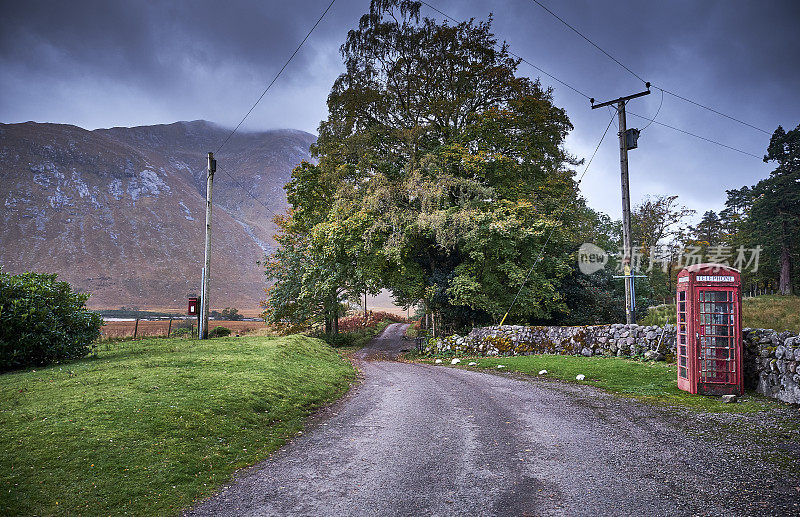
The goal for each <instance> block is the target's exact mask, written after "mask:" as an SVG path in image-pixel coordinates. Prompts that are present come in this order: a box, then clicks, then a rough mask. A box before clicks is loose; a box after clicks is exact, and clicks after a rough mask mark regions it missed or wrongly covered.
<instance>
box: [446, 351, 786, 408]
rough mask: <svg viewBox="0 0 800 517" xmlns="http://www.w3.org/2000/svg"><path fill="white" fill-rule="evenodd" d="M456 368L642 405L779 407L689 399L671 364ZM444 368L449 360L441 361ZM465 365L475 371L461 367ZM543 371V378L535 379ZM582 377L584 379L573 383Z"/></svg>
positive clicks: (509, 363) (481, 362) (751, 396)
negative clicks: (571, 385) (561, 384)
mask: <svg viewBox="0 0 800 517" xmlns="http://www.w3.org/2000/svg"><path fill="white" fill-rule="evenodd" d="M460 359H461V361H462V362H461V363H460V364H459V367H463V368H467V369H471V368H478V369H487V368H489V369H494V370H497V365H498V364H502V365H505V366H506V368H505V369H503V370H502V371H506V372H508V371H514V372H521V373H525V374H531V375H533V376H536V377H539V378H555V379H561V380H565V381H570V382H575V383H579V384H587V385H590V386H596V387H598V388H601V389H604V390H606V391H608V392H611V393H614V394H617V395H621V396H625V397H633V398H636V399H638V400H641V401H644V402H651V403H658V404H662V405H669V406H677V407H681V408H686V409H691V410H697V411H706V412H714V413H748V412H754V411H764V410H767V409H768V408H769V407H770V406H774V405H778V404H781V403H780V402H777V401H773V400H771V399H768V398H767V397H762V396H761V395H758V394H756V393H748V394H747V395H745V396H744V397H743V398H742V399H740V402H739V403H737V404H723V403H722V402H721V401H720V399H719V398H718V397H706V396H703V395H691V394H689V393H687V392H685V391H682V390H679V389H678V384H677V380H676V379H677V372H676V370H675V368H676V367H675V365H674V364H667V363H663V362H639V361H633V360H630V359H622V358H617V357H576V356H568V355H527V356H514V357H479V358H464V357H461V358H460ZM443 361H445V363H444V364H448V365H449V362H450V360H449V359H443ZM469 361H475V362H477V363H478V366H477V367H469V366H465V365H466V364H467V363H468V362H469ZM540 370H547V375H546V376H539V375H538V373H539V371H540ZM578 374H583V375H585V376H586V379H585V380H583V381H577V380H576V379H575V377H576V376H577V375H578Z"/></svg>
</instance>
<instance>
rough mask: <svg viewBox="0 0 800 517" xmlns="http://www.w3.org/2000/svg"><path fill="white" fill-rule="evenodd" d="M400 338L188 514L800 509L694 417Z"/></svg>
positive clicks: (757, 464) (394, 331)
mask: <svg viewBox="0 0 800 517" xmlns="http://www.w3.org/2000/svg"><path fill="white" fill-rule="evenodd" d="M404 330H405V326H404V325H401V324H394V325H391V326H389V327H388V328H387V329H386V331H385V332H384V333H383V335H382V336H380V337H378V338H376V339H375V340H373V342H372V343H371V344H370V345H369V346H368V347H367V348H365V349H363V350H362V351H361V352H360V354H359V358H360V359H359V360H358V366H359V368H360V369H361V371H362V372H363V377H364V379H363V384H362V385H361V386H359V387H358V388H355V390H354V392H353V393H351V394H350V395H348V397H347V398H346V399H345V400H344V401H343V402H342V403H340V404H337V405H336V406H334V407H333V408H331V409H330V410H329V414H328V415H327V416H324V417H321V418H320V419H319V421H317V422H316V423H314V424H312V426H311V429H310V430H309V432H307V433H306V434H305V435H303V436H301V437H299V438H297V439H296V440H294V441H293V442H292V443H290V444H289V445H287V446H286V447H284V448H283V449H281V450H279V451H277V452H276V453H275V454H274V455H273V456H272V457H270V458H269V459H268V460H266V461H265V462H263V463H262V464H260V465H258V466H256V467H254V468H253V469H250V470H248V471H246V472H244V473H243V474H242V475H240V476H239V477H238V478H237V479H236V480H235V481H234V482H233V483H232V484H231V485H230V486H227V487H225V488H224V489H223V490H222V491H221V492H220V493H219V494H218V495H216V496H215V497H213V498H211V499H210V500H207V501H205V502H203V503H201V504H200V505H199V506H197V507H196V508H194V509H193V510H191V511H190V512H189V514H190V515H198V516H200V515H203V516H212V515H213V516H219V515H231V516H233V515H236V516H239V515H313V516H328V515H330V516H333V515H722V514H724V515H749V514H753V513H758V514H759V515H797V514H798V513H797V512H798V508H799V507H798V506H797V504H798V500H800V488H798V487H800V484H799V483H798V481H797V479H792V480H789V479H786V475H785V474H780V473H779V472H778V471H776V470H775V469H774V468H772V467H771V466H769V465H768V464H766V463H763V462H762V461H761V460H759V459H758V458H756V457H755V456H757V455H754V454H747V451H743V450H742V444H739V443H735V442H730V443H729V442H726V441H723V442H719V439H718V437H717V435H716V434H715V431H714V430H713V429H711V430H706V431H702V430H703V428H704V426H703V425H702V422H701V423H700V424H698V426H699V427H698V426H692V427H697V428H696V429H692V431H693V432H687V431H686V429H685V428H686V427H687V425H688V424H687V419H688V420H690V422H689V423H692V422H693V423H695V424H697V421H696V418H697V417H687V416H686V415H679V416H676V417H674V418H672V417H670V416H669V415H670V414H673V413H672V412H669V411H667V410H664V409H659V408H652V407H650V406H647V405H644V404H641V403H637V402H632V401H628V400H623V399H619V398H616V397H613V396H610V395H606V394H604V393H602V392H599V391H597V390H594V389H592V388H587V387H584V386H577V385H569V384H563V383H557V382H547V381H538V380H533V381H532V382H529V381H525V380H518V379H514V378H512V377H510V376H499V375H492V374H487V373H481V372H475V371H468V370H462V369H453V368H447V367H442V366H427V365H419V364H407V363H401V362H394V361H387V360H384V359H390V358H393V357H396V355H397V352H398V351H399V350H400V349H402V348H408V347H409V346H410V344H411V342H409V341H404V340H402V339H401V337H402V335H403V332H404ZM375 358H380V359H379V360H375ZM692 419H695V420H692ZM715 426H716V424H715V423H714V424H711V425H708V424H706V425H705V428H708V427H715ZM698 429H699V430H700V431H702V432H700V431H698ZM703 433H705V436H706V439H708V437H712V438H713V440H711V443H707V441H706V439H704V437H703Z"/></svg>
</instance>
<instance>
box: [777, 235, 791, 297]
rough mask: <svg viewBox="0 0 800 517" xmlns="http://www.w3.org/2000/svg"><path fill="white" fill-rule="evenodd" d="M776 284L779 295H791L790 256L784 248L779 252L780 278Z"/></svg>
mask: <svg viewBox="0 0 800 517" xmlns="http://www.w3.org/2000/svg"><path fill="white" fill-rule="evenodd" d="M778 283H779V285H780V291H781V294H783V295H787V296H788V295H791V294H792V255H791V254H790V253H789V250H788V248H786V246H784V247H783V249H782V250H781V276H780V280H779V282H778Z"/></svg>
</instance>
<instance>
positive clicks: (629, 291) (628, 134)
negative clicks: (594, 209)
mask: <svg viewBox="0 0 800 517" xmlns="http://www.w3.org/2000/svg"><path fill="white" fill-rule="evenodd" d="M645 85H646V86H647V91H644V92H639V93H635V94H633V95H628V96H627V97H620V98H619V99H614V100H611V101H606V102H602V103H600V104H595V103H594V99H590V101H591V103H592V109H597V108H602V107H603V106H612V105H614V104H616V109H617V116H618V118H619V169H620V177H621V183H622V249H623V253H622V269H623V272H624V273H623V274H624V276H623V278H624V279H625V322H626V323H628V324H631V323H633V318H634V310H635V309H634V305H633V304H634V301H633V300H634V299H635V298H634V296H635V294H634V291H633V282H634V271H633V268H632V266H633V265H632V264H631V256H632V255H633V253H632V247H631V192H630V184H629V181H628V149H636V147H637V142H636V139H637V138H638V137H639V131H638V130H636V129H631V130H630V131H629V130H628V128H627V121H626V120H625V103H626V102H627V101H629V100H631V99H635V98H637V97H642V96H644V95H650V83H645Z"/></svg>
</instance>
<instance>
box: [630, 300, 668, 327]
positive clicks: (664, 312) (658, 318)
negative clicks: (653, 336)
mask: <svg viewBox="0 0 800 517" xmlns="http://www.w3.org/2000/svg"><path fill="white" fill-rule="evenodd" d="M676 318H677V313H676V309H675V305H674V304H664V305H654V306H652V307H648V308H647V316H645V317H644V318H642V319H641V321H639V324H640V325H658V326H659V327H663V326H664V325H666V324H668V323H672V324H673V325H674V324H675V320H676Z"/></svg>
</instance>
